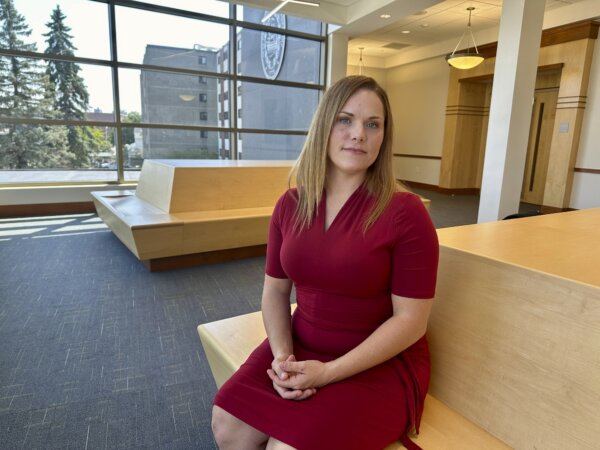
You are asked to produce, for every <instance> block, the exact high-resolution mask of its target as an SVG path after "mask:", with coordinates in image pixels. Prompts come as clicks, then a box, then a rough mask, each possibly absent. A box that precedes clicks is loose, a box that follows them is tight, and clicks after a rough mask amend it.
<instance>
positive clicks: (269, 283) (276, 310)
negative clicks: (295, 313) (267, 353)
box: [261, 275, 294, 361]
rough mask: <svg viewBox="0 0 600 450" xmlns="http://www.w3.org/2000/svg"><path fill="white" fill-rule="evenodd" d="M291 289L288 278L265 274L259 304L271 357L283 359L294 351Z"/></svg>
mask: <svg viewBox="0 0 600 450" xmlns="http://www.w3.org/2000/svg"><path fill="white" fill-rule="evenodd" d="M291 291H292V282H291V281H290V280H289V279H287V278H285V279H281V278H274V277H270V276H269V275H265V285H264V288H263V295H262V306H261V308H262V317H263V322H264V324H265V330H266V331H267V336H268V337H269V345H270V346H271V352H273V357H275V358H276V359H277V358H283V361H285V360H286V359H287V357H288V356H289V355H291V354H292V353H293V352H294V350H293V344H292V329H291V322H290V293H291Z"/></svg>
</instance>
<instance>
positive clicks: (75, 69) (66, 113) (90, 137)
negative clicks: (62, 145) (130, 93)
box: [44, 5, 100, 167]
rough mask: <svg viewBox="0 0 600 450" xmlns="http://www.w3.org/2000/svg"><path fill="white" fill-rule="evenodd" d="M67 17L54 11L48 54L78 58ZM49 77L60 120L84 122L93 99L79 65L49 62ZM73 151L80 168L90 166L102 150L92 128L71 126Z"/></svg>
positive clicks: (71, 148)
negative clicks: (80, 72) (66, 20)
mask: <svg viewBox="0 0 600 450" xmlns="http://www.w3.org/2000/svg"><path fill="white" fill-rule="evenodd" d="M65 19H66V16H65V15H64V14H63V13H62V11H61V9H60V6H58V5H56V8H54V10H53V11H52V15H51V16H50V22H48V23H47V24H46V27H48V32H47V33H44V36H45V37H46V43H47V44H48V47H47V48H46V53H49V54H54V55H64V56H74V54H75V50H76V47H75V46H74V45H73V42H72V39H73V36H72V35H71V34H69V32H70V31H71V28H69V27H68V26H67V25H66V24H65ZM47 63H48V66H47V69H46V74H47V75H48V78H49V80H50V83H51V86H52V89H53V92H54V107H55V109H56V111H58V112H59V114H60V118H62V119H66V120H83V119H85V113H86V111H87V109H88V105H89V99H90V96H89V94H88V91H87V86H86V85H85V81H84V80H83V78H82V77H81V76H80V75H79V71H80V70H81V68H80V67H79V65H78V64H75V63H72V62H68V61H58V60H52V59H49V60H47ZM67 129H68V141H69V150H70V151H71V152H72V153H73V155H74V156H75V161H74V163H75V165H76V166H77V167H90V165H91V163H92V161H93V159H94V158H93V156H94V154H95V153H96V152H97V151H99V147H100V143H98V142H97V139H96V138H95V137H94V136H95V135H94V133H93V131H92V130H91V129H90V127H81V128H78V127H75V126H72V125H68V126H67Z"/></svg>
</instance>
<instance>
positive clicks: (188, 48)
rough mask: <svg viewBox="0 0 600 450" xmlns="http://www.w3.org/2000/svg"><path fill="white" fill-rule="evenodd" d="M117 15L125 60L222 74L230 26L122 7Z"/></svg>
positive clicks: (122, 54)
mask: <svg viewBox="0 0 600 450" xmlns="http://www.w3.org/2000/svg"><path fill="white" fill-rule="evenodd" d="M116 15H117V47H118V55H119V59H120V60H121V61H125V62H132V63H137V64H152V65H156V66H165V67H178V68H185V69H195V70H203V71H210V72H217V71H222V70H220V69H218V68H217V54H218V53H219V52H220V51H221V49H222V48H223V47H226V46H227V45H228V42H229V26H227V25H222V24H217V23H212V22H205V21H201V20H196V19H188V18H184V17H178V16H169V15H166V14H161V13H156V12H151V11H142V10H138V9H133V8H126V7H122V6H117V7H116ZM135 24H144V26H143V27H138V26H135Z"/></svg>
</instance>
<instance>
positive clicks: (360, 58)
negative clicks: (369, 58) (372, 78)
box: [358, 47, 365, 75]
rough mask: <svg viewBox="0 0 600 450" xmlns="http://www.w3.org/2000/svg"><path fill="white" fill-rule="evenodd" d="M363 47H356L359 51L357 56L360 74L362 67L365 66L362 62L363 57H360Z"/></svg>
mask: <svg viewBox="0 0 600 450" xmlns="http://www.w3.org/2000/svg"><path fill="white" fill-rule="evenodd" d="M364 49H365V48H364V47H358V51H359V52H360V53H359V55H360V56H359V57H358V74H359V75H362V73H363V67H365V64H364V63H363V59H362V52H363V50H364Z"/></svg>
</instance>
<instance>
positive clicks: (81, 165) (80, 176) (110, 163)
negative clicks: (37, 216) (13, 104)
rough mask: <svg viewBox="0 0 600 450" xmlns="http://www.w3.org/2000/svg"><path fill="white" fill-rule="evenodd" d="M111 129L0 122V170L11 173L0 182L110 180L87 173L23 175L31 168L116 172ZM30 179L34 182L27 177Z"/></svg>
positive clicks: (109, 177)
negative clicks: (106, 170)
mask: <svg viewBox="0 0 600 450" xmlns="http://www.w3.org/2000/svg"><path fill="white" fill-rule="evenodd" d="M114 162H115V149H114V129H113V128H111V127H78V126H66V125H21V124H10V123H0V170H14V169H17V171H16V172H15V175H14V176H15V177H16V178H14V179H13V177H12V176H11V175H10V172H9V173H8V174H7V173H3V174H2V175H0V182H28V181H61V180H64V181H97V180H98V179H99V178H100V179H102V180H104V179H114V178H115V176H113V175H106V174H102V175H99V178H98V175H97V174H91V175H90V174H89V173H88V172H87V171H81V172H77V171H74V173H73V174H68V175H65V177H66V178H60V177H58V174H57V173H55V172H54V171H51V172H48V173H46V172H45V171H44V170H42V172H40V173H38V174H33V175H28V174H23V173H22V172H20V170H23V169H24V170H26V172H29V171H30V170H31V169H116V165H115V164H114ZM32 176H33V178H34V179H32V178H31V177H32Z"/></svg>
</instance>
